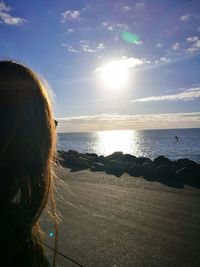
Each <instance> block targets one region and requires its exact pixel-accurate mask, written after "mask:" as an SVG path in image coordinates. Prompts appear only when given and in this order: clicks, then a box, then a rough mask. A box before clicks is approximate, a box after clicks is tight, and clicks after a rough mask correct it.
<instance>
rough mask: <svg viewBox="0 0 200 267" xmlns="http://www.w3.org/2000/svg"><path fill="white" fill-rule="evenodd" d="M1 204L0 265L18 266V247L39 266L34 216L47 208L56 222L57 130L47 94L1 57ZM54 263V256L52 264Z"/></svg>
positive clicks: (35, 77)
mask: <svg viewBox="0 0 200 267" xmlns="http://www.w3.org/2000/svg"><path fill="white" fill-rule="evenodd" d="M0 119H1V130H0V205H2V209H3V217H2V218H3V219H2V220H1V223H0V226H1V227H4V229H3V233H2V234H1V240H2V241H3V242H1V243H2V245H3V248H2V249H1V252H0V261H1V265H2V266H10V265H9V264H12V262H13V261H16V262H13V264H14V265H15V266H18V265H17V258H18V256H19V255H21V254H20V253H22V251H24V250H25V251H26V254H25V255H26V256H27V255H28V257H29V258H30V262H31V264H32V265H31V266H34V267H36V266H37V267H43V266H46V265H45V255H44V249H43V245H42V242H43V239H44V235H43V233H42V231H41V228H40V224H39V217H40V216H41V214H42V212H43V211H44V210H47V212H48V214H50V216H51V219H52V220H53V223H54V226H55V251H56V250H57V244H58V230H57V225H58V220H59V219H58V216H57V212H56V205H55V197H54V175H53V173H54V167H55V161H56V142H57V139H56V130H55V123H54V118H53V112H52V104H51V100H50V97H49V96H48V93H47V91H46V89H45V86H44V84H43V83H42V81H41V79H40V78H39V77H38V75H36V73H34V72H33V71H32V70H31V69H30V68H28V67H27V66H25V65H22V64H21V63H18V62H14V61H0ZM55 262H56V252H55V254H54V261H53V266H55Z"/></svg>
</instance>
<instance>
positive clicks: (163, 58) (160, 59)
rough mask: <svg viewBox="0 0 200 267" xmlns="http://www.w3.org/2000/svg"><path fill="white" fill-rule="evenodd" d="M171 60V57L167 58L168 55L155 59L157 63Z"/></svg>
mask: <svg viewBox="0 0 200 267" xmlns="http://www.w3.org/2000/svg"><path fill="white" fill-rule="evenodd" d="M169 62H171V59H169V58H166V57H161V58H159V59H158V60H156V61H155V63H156V64H159V63H169Z"/></svg>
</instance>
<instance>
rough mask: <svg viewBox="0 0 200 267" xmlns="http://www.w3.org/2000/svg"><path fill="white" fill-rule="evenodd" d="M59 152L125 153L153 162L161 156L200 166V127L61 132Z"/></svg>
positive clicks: (59, 135)
mask: <svg viewBox="0 0 200 267" xmlns="http://www.w3.org/2000/svg"><path fill="white" fill-rule="evenodd" d="M175 136H177V137H178V142H177V140H176V138H175ZM58 149H59V150H65V151H67V150H69V149H73V150H76V151H79V152H82V153H86V152H89V153H97V154H98V155H104V156H106V155H109V154H111V153H113V152H115V151H122V152H123V153H130V154H132V155H135V156H144V157H149V158H151V159H154V158H155V157H157V156H159V155H164V156H166V157H168V158H170V159H172V160H174V159H178V158H185V157H187V158H189V159H192V160H194V161H196V162H199V163H200V128H198V129H169V130H168V129H167V130H144V131H135V130H130V131H129V130H125V131H98V132H88V133H59V134H58Z"/></svg>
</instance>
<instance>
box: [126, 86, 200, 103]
mask: <svg viewBox="0 0 200 267" xmlns="http://www.w3.org/2000/svg"><path fill="white" fill-rule="evenodd" d="M197 98H200V87H197V88H190V89H187V90H186V91H184V92H182V93H179V94H174V95H162V96H150V97H145V98H138V99H132V100H131V101H130V102H131V103H135V102H153V101H192V100H196V99H197Z"/></svg>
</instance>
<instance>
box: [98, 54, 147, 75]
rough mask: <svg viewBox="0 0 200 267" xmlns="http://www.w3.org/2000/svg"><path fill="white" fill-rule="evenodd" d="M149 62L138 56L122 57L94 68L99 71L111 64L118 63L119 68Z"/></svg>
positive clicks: (129, 67)
mask: <svg viewBox="0 0 200 267" xmlns="http://www.w3.org/2000/svg"><path fill="white" fill-rule="evenodd" d="M149 63H150V62H149V61H148V60H146V59H145V58H142V59H139V58H134V57H129V58H127V57H122V58H121V59H120V60H115V61H112V62H110V63H109V64H107V65H105V66H102V67H99V68H97V69H96V70H95V72H101V71H103V70H104V69H107V68H108V67H111V66H112V65H115V64H119V65H120V67H121V68H127V69H131V68H135V67H136V66H140V65H143V64H149Z"/></svg>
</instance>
